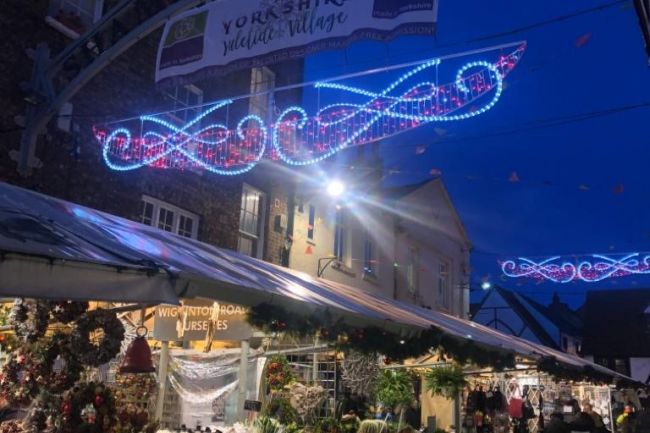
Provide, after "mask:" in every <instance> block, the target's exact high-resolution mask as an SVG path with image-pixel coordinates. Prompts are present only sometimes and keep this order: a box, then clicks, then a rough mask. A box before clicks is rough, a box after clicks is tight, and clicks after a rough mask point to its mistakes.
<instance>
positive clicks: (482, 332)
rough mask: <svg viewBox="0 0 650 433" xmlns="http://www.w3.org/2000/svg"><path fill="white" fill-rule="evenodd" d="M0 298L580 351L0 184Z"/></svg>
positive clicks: (525, 351)
mask: <svg viewBox="0 0 650 433" xmlns="http://www.w3.org/2000/svg"><path fill="white" fill-rule="evenodd" d="M0 296H5V297H6V296H21V297H37V298H50V299H57V298H58V299H92V300H100V301H101V300H103V301H119V302H143V303H176V302H178V299H179V298H180V297H185V298H208V299H216V300H220V301H224V302H234V303H239V304H242V305H249V306H252V305H258V304H260V303H263V302H269V303H275V304H283V305H285V306H287V307H293V308H295V311H301V312H303V313H305V314H308V313H309V311H310V310H315V309H319V308H328V309H330V310H331V311H332V312H333V313H337V314H341V315H343V316H346V318H347V319H348V320H349V321H350V322H351V323H354V322H355V321H356V322H358V323H365V324H378V325H382V326H385V327H391V328H393V329H399V330H403V331H406V332H408V331H414V330H417V329H423V328H429V327H431V326H436V327H438V328H440V329H442V330H443V331H444V332H446V333H448V334H451V335H453V336H456V337H460V338H464V339H472V340H474V341H475V342H477V343H479V344H484V345H489V346H491V347H495V348H500V349H503V350H507V351H512V352H514V353H516V354H518V355H521V356H524V357H527V358H532V359H538V358H540V357H544V356H554V357H556V358H557V359H558V360H559V361H560V362H563V363H565V364H568V365H573V366H578V367H582V366H586V365H591V366H592V367H594V368H595V369H597V370H600V371H602V372H606V373H609V374H612V375H615V376H616V375H618V374H617V373H615V372H612V371H610V370H607V369H605V368H603V367H600V366H598V365H595V364H592V363H590V362H588V361H586V360H584V359H581V358H578V357H575V356H572V355H568V354H565V353H562V352H559V351H555V350H552V349H550V348H547V347H544V346H540V345H535V344H533V343H529V342H527V341H525V340H522V339H519V338H516V337H512V336H507V335H504V334H501V333H500V332H498V331H495V330H493V329H490V328H486V327H484V326H482V325H479V324H477V323H474V322H470V321H468V320H464V319H460V318H457V317H454V316H450V315H447V314H444V313H441V312H437V311H432V310H427V309H423V308H420V307H417V306H415V305H410V304H405V303H400V302H397V301H395V300H393V299H389V298H385V297H382V296H380V295H377V294H374V293H370V292H365V291H361V290H358V289H355V288H352V287H348V286H345V285H342V284H337V283H334V282H331V281H327V280H321V279H315V278H312V277H310V276H309V275H307V274H304V273H301V272H296V271H293V270H289V269H286V268H282V267H279V266H275V265H273V264H270V263H267V262H263V261H260V260H256V259H252V258H250V257H247V256H244V255H241V254H238V253H236V252H232V251H226V250H223V249H220V248H216V247H213V246H211V245H207V244H204V243H201V242H198V241H195V240H192V239H188V238H185V237H181V236H177V235H174V234H172V233H168V232H165V231H162V230H158V229H156V228H153V227H149V226H145V225H142V224H139V223H136V222H133V221H129V220H126V219H123V218H119V217H116V216H113V215H109V214H106V213H103V212H100V211H97V210H92V209H89V208H86V207H83V206H79V205H76V204H73V203H69V202H66V201H63V200H59V199H55V198H52V197H48V196H45V195H42V194H38V193H36V192H33V191H30V190H26V189H21V188H18V187H15V186H12V185H9V184H6V183H0Z"/></svg>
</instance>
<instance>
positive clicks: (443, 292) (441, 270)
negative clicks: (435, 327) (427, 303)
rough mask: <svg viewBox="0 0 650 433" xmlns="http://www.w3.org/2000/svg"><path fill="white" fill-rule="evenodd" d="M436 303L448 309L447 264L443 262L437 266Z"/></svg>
mask: <svg viewBox="0 0 650 433" xmlns="http://www.w3.org/2000/svg"><path fill="white" fill-rule="evenodd" d="M438 302H439V303H440V305H442V306H443V307H449V264H447V263H445V262H440V264H439V265H438Z"/></svg>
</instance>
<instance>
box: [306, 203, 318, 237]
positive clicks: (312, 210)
mask: <svg viewBox="0 0 650 433" xmlns="http://www.w3.org/2000/svg"><path fill="white" fill-rule="evenodd" d="M307 209H308V214H307V240H309V241H310V242H314V241H315V235H316V206H315V205H313V204H310V205H309V206H308V207H307Z"/></svg>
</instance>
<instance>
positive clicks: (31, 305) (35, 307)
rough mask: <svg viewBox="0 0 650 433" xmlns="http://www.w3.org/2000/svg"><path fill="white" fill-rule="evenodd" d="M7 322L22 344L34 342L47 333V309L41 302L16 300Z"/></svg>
mask: <svg viewBox="0 0 650 433" xmlns="http://www.w3.org/2000/svg"><path fill="white" fill-rule="evenodd" d="M9 320H10V321H11V322H12V323H13V328H14V332H15V333H16V336H17V337H18V338H20V339H21V340H22V341H23V342H34V341H36V340H38V339H39V338H41V337H42V336H43V335H45V331H47V324H48V320H49V308H48V306H47V304H45V303H44V302H42V301H36V300H33V299H16V300H15V301H14V305H13V307H12V309H11V314H10V316H9Z"/></svg>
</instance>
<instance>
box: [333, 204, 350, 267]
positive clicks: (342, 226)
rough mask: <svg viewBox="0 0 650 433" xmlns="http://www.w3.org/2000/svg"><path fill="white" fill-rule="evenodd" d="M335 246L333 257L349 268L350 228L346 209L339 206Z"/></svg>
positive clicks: (335, 226)
mask: <svg viewBox="0 0 650 433" xmlns="http://www.w3.org/2000/svg"><path fill="white" fill-rule="evenodd" d="M333 232H334V245H333V251H332V255H333V256H334V257H336V260H337V261H338V262H339V263H341V264H344V265H346V266H347V263H346V262H347V257H348V254H349V251H348V250H349V245H348V236H349V232H350V230H349V227H348V224H347V215H346V212H345V208H344V207H342V206H338V207H337V208H336V211H335V213H334V230H333Z"/></svg>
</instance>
